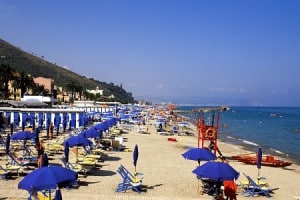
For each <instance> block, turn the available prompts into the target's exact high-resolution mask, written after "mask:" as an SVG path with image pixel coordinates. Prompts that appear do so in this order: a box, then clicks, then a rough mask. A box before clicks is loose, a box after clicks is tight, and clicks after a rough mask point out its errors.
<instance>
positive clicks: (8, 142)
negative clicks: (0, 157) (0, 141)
mask: <svg viewBox="0 0 300 200" xmlns="http://www.w3.org/2000/svg"><path fill="white" fill-rule="evenodd" d="M9 146H10V134H7V137H6V142H5V153H6V155H7V154H9Z"/></svg>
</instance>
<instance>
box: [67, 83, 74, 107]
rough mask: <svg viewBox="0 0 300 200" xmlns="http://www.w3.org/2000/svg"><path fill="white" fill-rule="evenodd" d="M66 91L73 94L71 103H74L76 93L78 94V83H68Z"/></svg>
mask: <svg viewBox="0 0 300 200" xmlns="http://www.w3.org/2000/svg"><path fill="white" fill-rule="evenodd" d="M66 90H67V91H68V92H71V99H70V101H71V102H72V101H73V100H74V93H75V92H76V83H75V82H73V81H72V82H71V83H68V84H67V85H66Z"/></svg>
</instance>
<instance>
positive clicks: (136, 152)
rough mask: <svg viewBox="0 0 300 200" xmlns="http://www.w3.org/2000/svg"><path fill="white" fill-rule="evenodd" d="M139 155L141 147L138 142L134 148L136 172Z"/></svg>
mask: <svg viewBox="0 0 300 200" xmlns="http://www.w3.org/2000/svg"><path fill="white" fill-rule="evenodd" d="M138 157H139V148H138V145H137V144H136V145H135V147H134V150H133V165H134V168H135V172H136V164H137V160H138Z"/></svg>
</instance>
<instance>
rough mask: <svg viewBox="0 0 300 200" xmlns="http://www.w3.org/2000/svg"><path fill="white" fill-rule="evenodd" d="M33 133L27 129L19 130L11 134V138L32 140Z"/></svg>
mask: <svg viewBox="0 0 300 200" xmlns="http://www.w3.org/2000/svg"><path fill="white" fill-rule="evenodd" d="M34 138H35V134H34V133H32V132H29V131H19V132H17V133H14V134H13V135H12V136H11V139H12V140H32V139H34Z"/></svg>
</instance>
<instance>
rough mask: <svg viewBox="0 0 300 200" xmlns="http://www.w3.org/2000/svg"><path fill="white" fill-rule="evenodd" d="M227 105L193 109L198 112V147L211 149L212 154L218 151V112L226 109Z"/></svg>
mask: <svg viewBox="0 0 300 200" xmlns="http://www.w3.org/2000/svg"><path fill="white" fill-rule="evenodd" d="M228 109H229V108H228V107H203V108H197V109H194V110H193V112H194V113H197V114H198V119H197V120H198V121H197V129H198V147H200V140H201V147H202V148H209V149H212V150H213V152H214V154H215V155H216V152H217V151H218V152H219V154H221V153H220V151H219V149H218V143H217V142H218V130H219V124H220V113H221V112H222V111H226V110H228Z"/></svg>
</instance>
